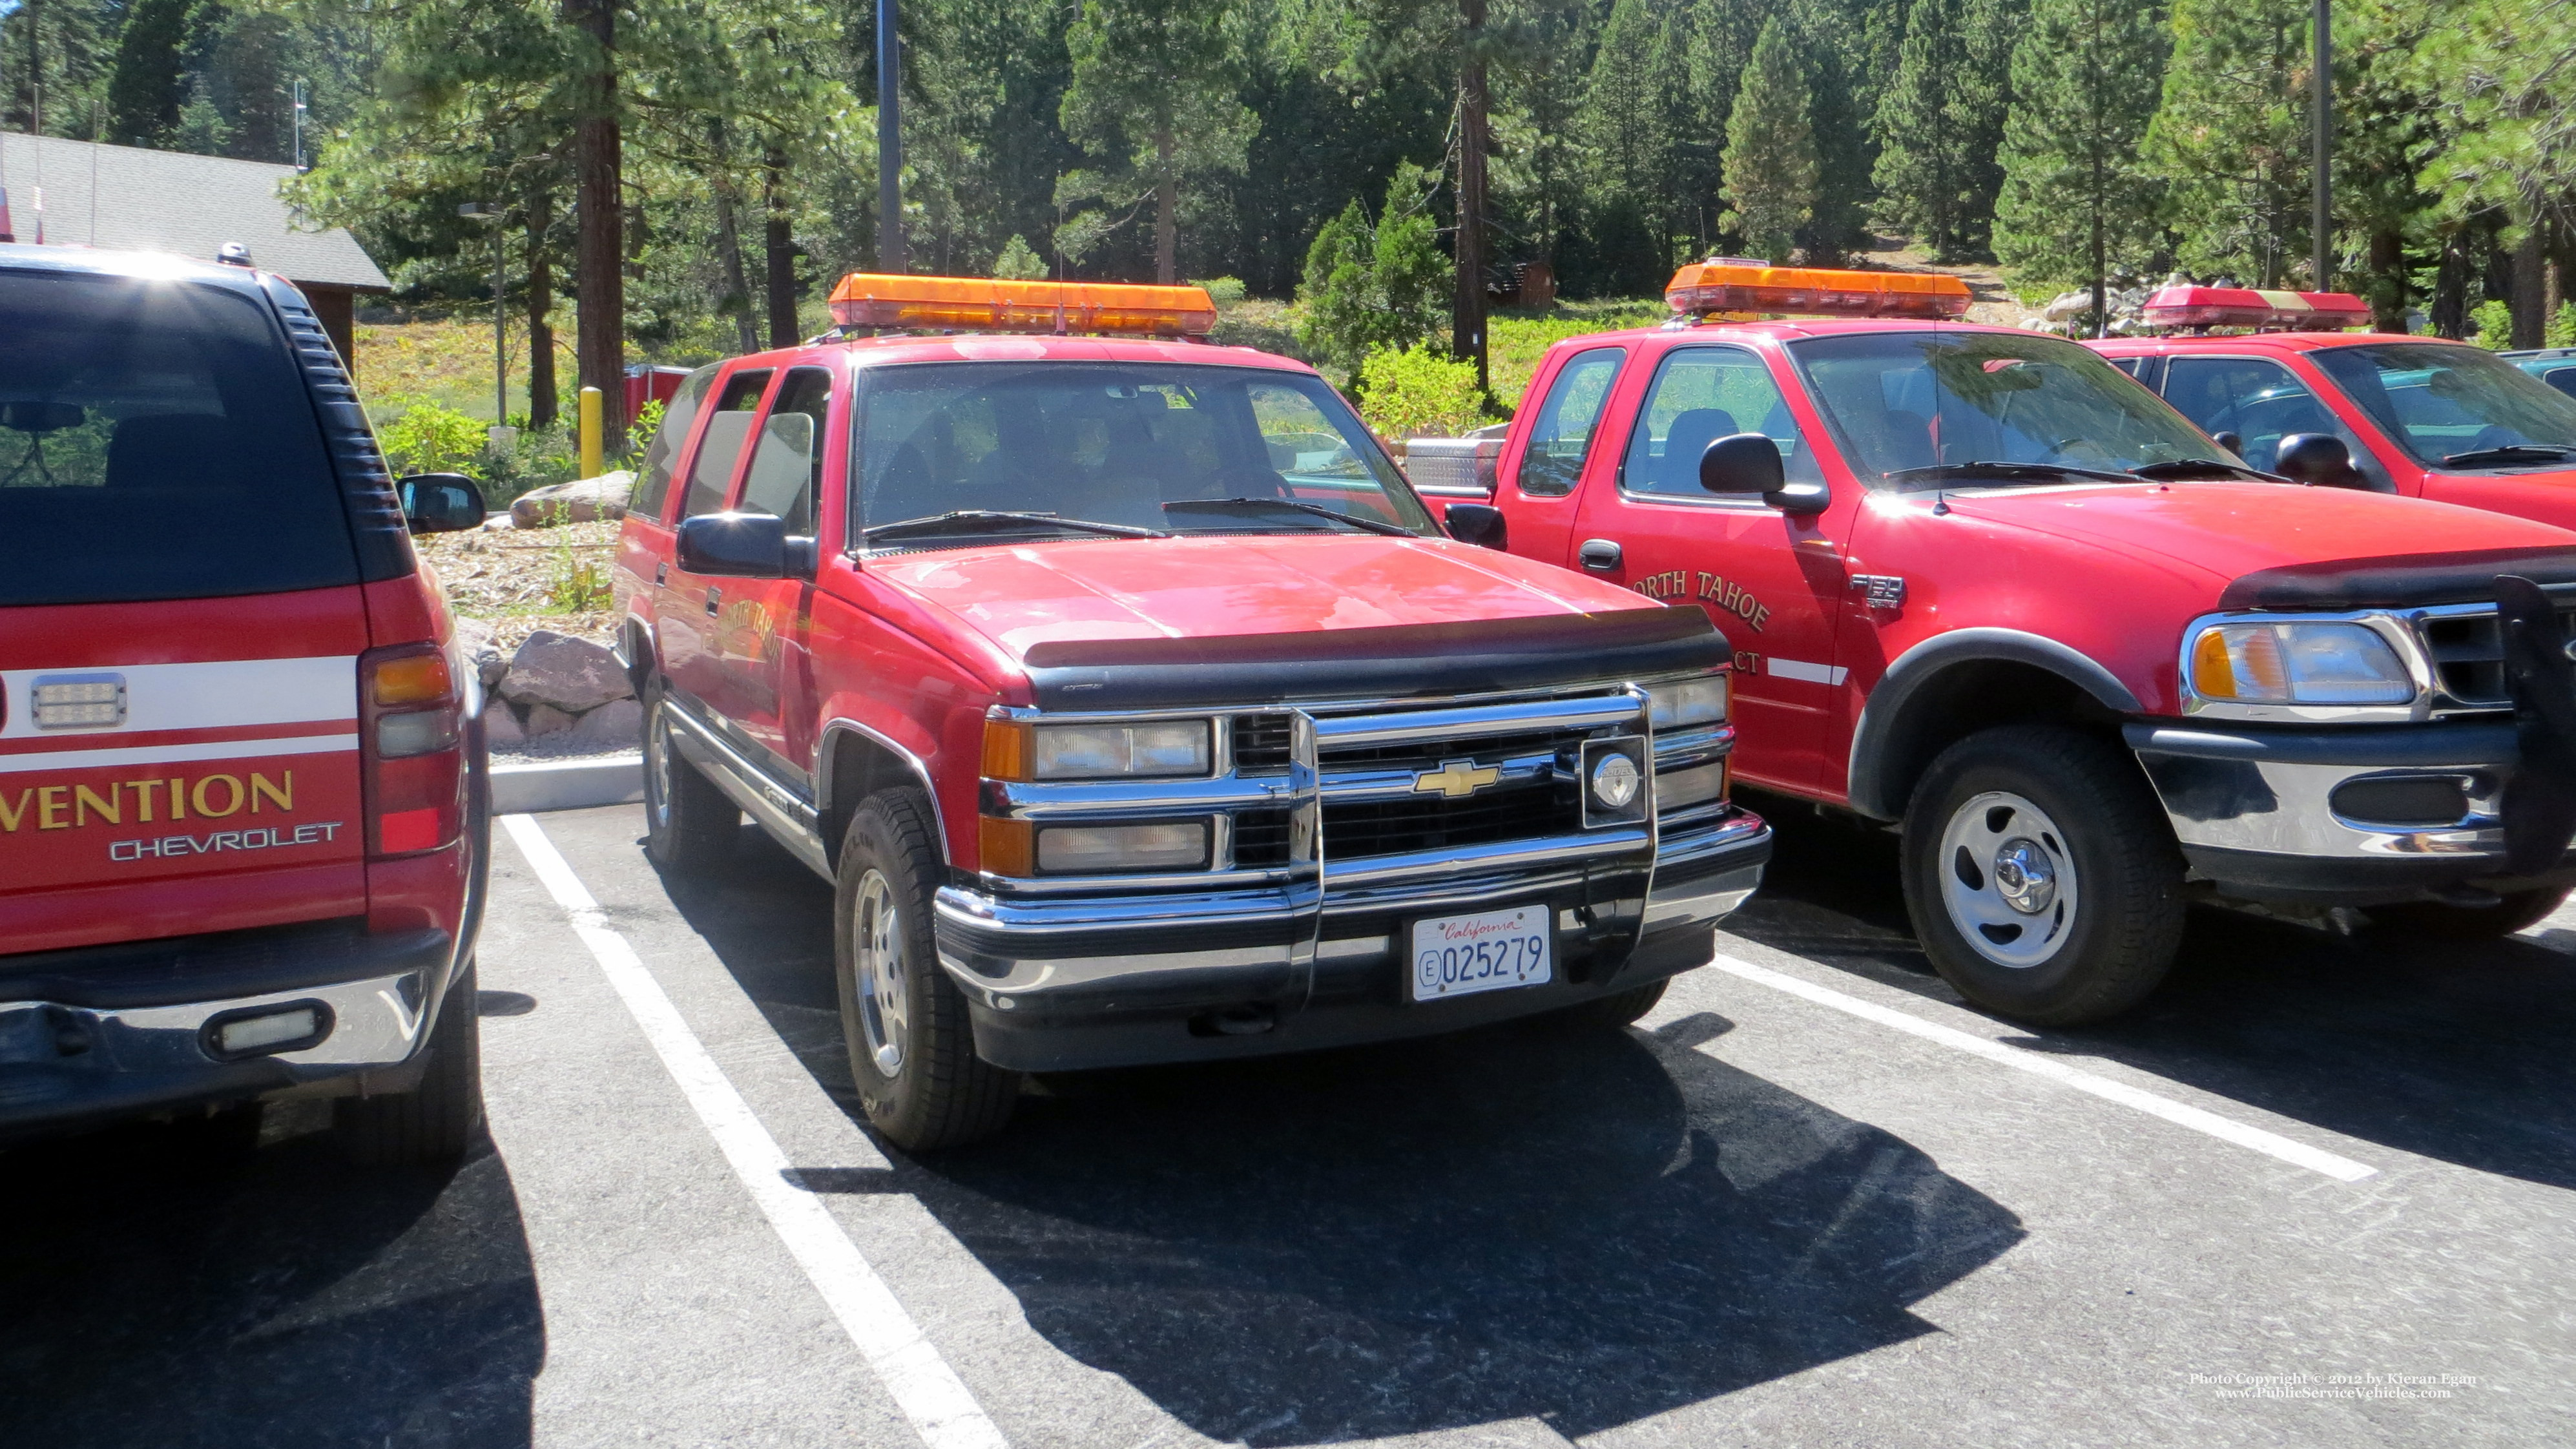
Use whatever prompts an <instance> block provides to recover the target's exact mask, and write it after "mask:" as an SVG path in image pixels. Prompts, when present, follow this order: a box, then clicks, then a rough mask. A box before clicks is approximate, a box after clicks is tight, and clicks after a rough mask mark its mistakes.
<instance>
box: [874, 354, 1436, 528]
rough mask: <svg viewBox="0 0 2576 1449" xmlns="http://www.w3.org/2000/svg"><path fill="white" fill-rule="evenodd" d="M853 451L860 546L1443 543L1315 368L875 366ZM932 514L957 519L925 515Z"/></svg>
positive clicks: (1072, 364)
mask: <svg viewBox="0 0 2576 1449" xmlns="http://www.w3.org/2000/svg"><path fill="white" fill-rule="evenodd" d="M857 442H858V446H857V449H856V452H857V456H858V459H859V472H860V485H859V489H860V494H859V499H858V507H857V509H856V510H855V511H856V513H857V514H858V517H859V520H860V526H861V529H862V536H863V537H869V536H873V537H875V538H877V539H878V540H879V542H880V544H881V545H882V546H888V547H892V546H897V540H898V539H899V540H900V545H899V546H901V547H905V548H921V547H926V546H941V545H942V544H943V543H945V544H946V546H956V545H958V544H962V543H967V542H973V541H978V540H982V541H990V540H991V539H992V538H994V537H995V536H997V535H1007V534H1011V533H1023V534H1030V535H1036V536H1047V535H1049V534H1053V535H1058V536H1064V537H1073V536H1082V537H1095V538H1096V537H1114V536H1118V535H1119V534H1122V533H1126V532H1128V531H1130V530H1150V531H1152V532H1155V533H1363V532H1388V531H1392V530H1397V529H1400V530H1403V531H1405V532H1408V533H1416V534H1429V535H1433V536H1437V534H1438V529H1437V528H1436V527H1435V526H1434V525H1433V523H1432V521H1431V516H1430V514H1429V512H1427V511H1426V510H1425V509H1424V508H1423V506H1422V503H1421V501H1420V500H1418V499H1417V498H1415V497H1414V496H1413V492H1412V490H1411V489H1410V488H1408V487H1407V486H1406V485H1405V482H1404V479H1403V477H1402V475H1400V474H1398V473H1397V472H1396V470H1395V465H1394V464H1393V463H1391V462H1389V461H1388V459H1387V457H1386V454H1385V453H1384V452H1383V451H1381V450H1380V449H1379V448H1378V446H1377V443H1376V440H1374V439H1373V438H1371V437H1370V436H1369V433H1368V430H1367V428H1365V427H1363V426H1362V425H1361V423H1360V420H1359V419H1358V418H1357V417H1355V416H1353V415H1352V413H1351V410H1350V408H1349V406H1348V405H1346V404H1345V403H1343V401H1342V400H1341V398H1340V397H1339V396H1338V395H1337V394H1335V393H1334V391H1333V390H1332V389H1331V388H1330V387H1328V386H1326V385H1325V383H1324V381H1323V379H1321V378H1318V377H1315V376H1313V375H1311V374H1305V373H1294V372H1274V371H1271V370H1268V369H1256V368H1249V367H1200V366H1179V365H1173V366H1166V365H1160V364H1138V363H1089V362H1033V363H1004V362H996V363H983V362H977V363H935V364H929V365H922V366H897V367H882V368H873V369H870V370H869V371H868V372H867V374H866V379H865V384H864V391H863V392H862V393H861V401H860V408H859V421H858V440H857ZM950 515H955V517H954V518H953V519H951V518H949V516H950ZM939 519H948V520H949V521H947V522H944V523H920V522H918V521H919V520H939ZM1054 520H1061V522H1060V523H1059V522H1055V521H1054ZM1075 524H1091V525H1095V527H1091V528H1077V527H1073V526H1071V525H1075ZM896 525H906V526H904V527H900V528H898V527H896ZM1098 525H1109V526H1111V527H1099V526H1098Z"/></svg>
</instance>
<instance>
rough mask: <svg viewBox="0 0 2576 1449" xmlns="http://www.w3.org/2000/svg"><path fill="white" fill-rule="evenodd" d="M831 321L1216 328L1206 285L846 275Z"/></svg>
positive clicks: (1162, 332)
mask: <svg viewBox="0 0 2576 1449" xmlns="http://www.w3.org/2000/svg"><path fill="white" fill-rule="evenodd" d="M832 320H833V321H835V322H838V323H840V324H841V325H842V326H844V327H873V328H902V329H907V330H922V331H933V332H1063V333H1069V332H1115V333H1124V334H1128V335H1133V336H1149V337H1205V336H1206V335H1208V333H1209V332H1210V331H1212V330H1214V329H1215V327H1216V303H1215V302H1214V301H1213V300H1211V299H1210V298H1209V296H1208V294H1207V288H1205V287H1146V286H1136V285H1131V284H1127V283H1115V282H1016V281H1003V280H999V279H995V278H991V277H910V276H892V275H887V274H884V273H878V272H852V273H850V274H849V275H848V276H846V277H843V278H842V279H841V284H840V285H839V286H837V287H834V288H833V289H832Z"/></svg>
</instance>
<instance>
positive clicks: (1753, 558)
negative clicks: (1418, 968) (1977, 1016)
mask: <svg viewBox="0 0 2576 1449" xmlns="http://www.w3.org/2000/svg"><path fill="white" fill-rule="evenodd" d="M1944 284H1946V286H1945V285H1944ZM1671 297H1672V300H1673V303H1674V307H1675V313H1676V316H1675V319H1674V321H1673V322H1672V323H1670V324H1667V325H1666V326H1664V327H1661V328H1648V329H1641V330H1636V331H1626V332H1613V333H1604V334H1600V335H1595V336H1586V337H1577V338H1573V339H1570V340H1567V341H1564V342H1560V343H1558V344H1556V345H1555V346H1554V347H1553V348H1551V349H1550V350H1549V352H1548V354H1547V356H1546V357H1545V358H1544V359H1543V360H1542V362H1541V364H1540V366H1539V369H1538V372H1537V374H1536V376H1535V377H1534V378H1533V379H1532V382H1531V385H1530V388H1529V391H1528V394H1527V396H1526V397H1525V398H1524V399H1523V401H1522V404H1521V407H1520V409H1519V411H1518V413H1517V415H1516V416H1515V418H1514V420H1513V422H1512V425H1511V428H1510V431H1509V434H1508V436H1507V437H1506V439H1505V440H1504V442H1503V445H1502V447H1501V450H1500V453H1499V455H1498V458H1497V461H1496V467H1497V471H1498V476H1499V478H1500V487H1499V488H1496V489H1494V490H1493V491H1492V492H1491V494H1490V495H1485V494H1481V493H1471V492H1469V491H1468V490H1460V491H1459V496H1457V497H1454V498H1449V499H1442V500H1439V501H1441V502H1443V503H1444V504H1445V505H1446V516H1447V520H1448V523H1449V526H1450V529H1451V531H1452V533H1453V534H1454V535H1455V536H1457V537H1459V538H1462V539H1470V538H1472V539H1475V540H1478V541H1482V542H1485V543H1487V544H1489V545H1493V546H1498V547H1505V548H1508V549H1509V551H1510V552H1512V553H1514V554H1517V555H1520V556H1523V557H1526V558H1530V559H1533V560H1537V561H1543V562H1548V563H1563V564H1568V565H1571V566H1574V567H1578V568H1581V569H1583V570H1586V571H1588V572H1590V573H1592V574H1594V575H1595V576H1597V577H1599V578H1602V579H1604V580H1607V581H1611V582H1616V583H1619V584H1622V585H1624V586H1626V587H1628V588H1631V589H1634V590H1636V591H1638V592H1640V593H1643V594H1645V595H1647V596H1649V597H1652V598H1656V599H1661V600H1665V601H1667V602H1670V603H1672V604H1676V605H1689V606H1692V607H1693V609H1694V611H1705V612H1706V613H1707V614H1708V616H1709V617H1710V618H1712V619H1713V620H1715V621H1716V622H1717V624H1718V625H1719V626H1720V627H1721V628H1723V629H1724V631H1725V632H1726V634H1727V637H1728V638H1729V639H1730V640H1731V641H1732V643H1733V645H1734V647H1735V650H1736V655H1735V661H1736V672H1735V678H1734V690H1735V705H1736V709H1737V712H1738V723H1739V727H1740V728H1741V730H1742V744H1741V747H1740V749H1739V751H1738V753H1737V756H1736V758H1735V765H1734V768H1735V771H1736V776H1737V779H1738V780H1739V782H1741V783H1743V784H1746V785H1751V786H1756V787H1759V788H1760V789H1762V790H1766V791H1772V792H1777V793H1779V794H1782V795H1786V796H1790V797H1794V798H1796V799H1800V800H1805V801H1813V802H1816V803H1818V804H1822V805H1826V806H1831V807H1837V808H1841V809H1847V810H1850V811H1852V812H1854V813H1856V814H1858V815H1860V816H1863V817H1866V818H1869V819H1874V820H1881V821H1902V822H1903V846H1902V858H1903V873H1904V884H1905V894H1906V901H1907V904H1908V907H1909V909H1910V912H1911V914H1912V917H1913V920H1914V924H1915V927H1916V930H1917V932H1918V933H1919V935H1920V936H1921V938H1922V942H1923V945H1924V949H1925V951H1926V952H1927V953H1928V954H1929V955H1930V957H1931V959H1932V961H1933V963H1934V964H1935V965H1936V966H1937V967H1938V968H1939V969H1940V971H1941V972H1942V974H1943V975H1944V976H1945V977H1947V978H1948V979H1949V980H1950V981H1951V982H1952V983H1953V984H1954V985H1955V986H1956V987H1957V988H1958V989H1959V990H1960V992H1961V993H1962V994H1963V995H1965V996H1967V997H1968V998H1969V999H1970V1000H1972V1001H1975V1002H1977V1003H1979V1004H1981V1005H1983V1006H1985V1007H1987V1008H1989V1009H1991V1010H1995V1011H1998V1012H2002V1013H2005V1014H2009V1015H2013V1016H2018V1017H2021V1018H2024V1019H2028V1020H2032V1021H2036V1022H2042V1023H2060V1024H2063V1023H2074V1022H2082V1021H2089V1020H2094V1019H2098V1018H2101V1017H2104V1016H2108V1015H2110V1014H2112V1013H2115V1012H2117V1011H2119V1010H2121V1009H2123V1008H2125V1007H2127V1006H2129V1005H2131V1004H2133V1003H2135V1002H2136V1001H2138V1000H2139V999H2140V998H2142V997H2143V996H2144V995H2145V994H2146V993H2147V992H2148V991H2149V990H2151V989H2152V988H2153V987H2154V985H2155V984H2156V982H2157V981H2158V980H2159V979H2160V978H2161V976H2162V975H2163V973H2164V972H2165V970H2166V969H2167V967H2168V965H2169V963H2170V962H2171V960H2172V958H2173V955H2174V952H2175V949H2176V946H2177V943H2178V941H2179V938H2180V933H2181V927H2182V913H2183V908H2184V905H2185V903H2186V901H2188V900H2189V899H2191V898H2193V897H2194V896H2195V895H2205V896H2216V897H2220V898H2226V899H2234V900H2240V901H2254V902H2261V903H2264V904H2266V905H2268V906H2271V907H2273V908H2276V909H2282V910H2293V911H2308V912H2312V913H2319V914H2322V913H2324V912H2326V911H2330V910H2331V909H2332V908H2334V907H2337V906H2353V907H2367V908H2371V913H2372V915H2373V917H2374V918H2375V919H2378V920H2380V921H2383V922H2385V923H2390V924H2404V925H2411V926H2414V927H2419V928H2424V929H2433V930H2447V931H2455V932H2501V931H2510V930H2514V929H2518V928H2519V927H2521V926H2524V925H2527V924H2529V923H2531V922H2532V921H2534V920H2537V919H2538V918H2539V917H2540V916H2542V915H2544V914H2546V913H2547V912H2548V911H2549V910H2551V909H2552V908H2553V907H2554V906H2555V905H2556V904H2557V902H2558V901H2559V900H2561V899H2562V898H2563V897H2564V896H2565V895H2566V893H2567V891H2568V889H2569V886H2570V883H2571V881H2576V872H2571V869H2570V867H2571V865H2576V861H2570V860H2569V859H2568V858H2566V856H2565V847H2566V844H2567V841H2568V837H2569V833H2570V828H2571V827H2576V818H2571V806H2570V802H2571V801H2576V789H2571V787H2576V763H2571V761H2576V754H2571V753H2570V752H2569V751H2568V750H2567V749H2566V748H2565V744H2564V741H2563V740H2562V739H2561V733H2562V732H2564V731H2567V730H2569V729H2571V728H2576V695H2571V694H2570V692H2569V691H2570V686H2569V685H2568V684H2567V683H2566V682H2565V680H2566V676H2567V668H2568V666H2567V661H2566V657H2565V655H2564V653H2563V652H2562V651H2561V650H2560V649H2559V648H2558V641H2559V638H2560V629H2561V621H2560V618H2559V617H2558V615H2559V614H2560V613H2562V612H2563V611H2565V610H2566V609H2568V608H2569V607H2570V606H2576V535H2571V534H2569V533H2566V532H2562V531H2560V530H2559V529H2556V528H2553V527H2549V526H2546V525H2544V524H2540V523H2536V522H2530V521H2527V520H2524V519H2519V518H2510V517H2505V516H2502V515H2499V514H2495V513H2486V512H2478V511H2473V510H2471V509H2466V508H2457V507H2452V506H2449V505H2446V504H2439V503H2430V502H2423V501H2418V500H2415V499H2409V498H2397V497H2388V496H2381V495H2377V494H2374V493H2369V492H2358V491H2348V490H2343V489H2334V488H2314V487H2300V486H2295V485H2292V484H2290V483H2287V482H2285V481H2284V480H2282V479H2279V478H2276V477H2272V476H2271V475H2268V474H2262V473H2257V472H2256V471H2254V470H2252V469H2249V468H2247V467H2245V466H2244V464H2243V463H2242V462H2240V461H2239V460H2238V459H2237V458H2235V457H2234V456H2233V455H2231V454H2229V453H2228V452H2227V451H2225V450H2224V449H2222V448H2220V447H2218V446H2217V445H2216V444H2214V443H2213V442H2212V441H2211V440H2210V439H2209V438H2208V437H2206V436H2205V435H2203V434H2202V433H2201V432H2199V431H2198V430H2197V429H2195V428H2193V427H2192V426H2191V424H2190V423H2189V422H2187V421H2186V420H2185V419H2184V418H2183V417H2181V416H2180V415H2179V414H2177V413H2175V412H2174V411H2173V410H2172V409H2170V408H2168V407H2167V406H2165V404H2164V403H2162V402H2160V401H2158V400H2157V399H2156V397H2154V396H2153V395H2152V394H2150V393H2148V392H2147V391H2145V390H2143V389H2141V388H2139V387H2137V386H2136V385H2134V384H2133V383H2132V382H2131V381H2130V380H2129V379H2127V378H2124V377H2122V376H2121V375H2120V374H2119V373H2117V372H2115V371H2114V370H2113V369H2112V368H2111V367H2110V365H2109V364H2108V363H2106V362H2104V361H2103V360H2102V359H2101V358H2100V357H2098V356H2096V355H2095V354H2093V353H2091V352H2089V351H2087V350H2085V349H2084V348H2082V347H2080V346H2078V345H2076V344H2075V343H2072V342H2068V341H2064V340H2062V339H2058V338H2054V337H2047V336H2040V335H2034V334H2031V333H2028V332H2015V331H2007V330H2003V329H1999V328H1990V327H1976V326H1962V325H1957V324H1955V323H1949V322H1943V321H1940V320H1936V319H1938V318H1939V317H1941V316H1943V315H1945V314H1946V315H1948V316H1956V315H1959V314H1960V313H1962V312H1964V311H1965V308H1966V304H1967V300H1968V299H1967V294H1966V291H1965V289H1964V288H1962V287H1959V286H1958V285H1957V284H1956V282H1955V281H1954V280H1953V279H1948V278H1929V277H1901V276H1890V275H1889V274H1884V273H1860V272H1817V271H1803V270H1792V269H1785V268H1781V269H1773V268H1766V267H1763V266H1760V265H1759V264H1732V263H1723V262H1713V263H1711V264H1709V265H1706V266H1692V267H1689V268H1685V269H1684V270H1683V272H1682V274H1681V275H1680V276H1678V277H1676V278H1675V279H1674V284H1673V290H1672V293H1671ZM1750 313H1824V314H1836V313H1839V314H1841V317H1840V319H1839V320H1836V319H1831V318H1829V319H1828V320H1819V321H1750V320H1748V321H1743V322H1741V323H1739V324H1737V325H1707V324H1706V323H1704V322H1703V318H1704V317H1709V316H1712V315H1714V316H1719V317H1722V316H1725V315H1728V314H1736V315H1742V314H1750ZM2532 386H2533V387H2534V388H2535V389H2539V388H2540V385H2539V384H2537V383H2534V384H2532ZM2541 390H2544V391H2545V389H2541ZM2502 576H2510V578H2503V577H2502ZM2553 680H2554V681H2557V682H2553Z"/></svg>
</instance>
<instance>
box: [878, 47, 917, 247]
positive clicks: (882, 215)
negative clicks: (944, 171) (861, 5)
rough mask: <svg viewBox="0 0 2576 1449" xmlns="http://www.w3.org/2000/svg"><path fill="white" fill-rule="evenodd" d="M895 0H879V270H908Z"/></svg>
mask: <svg viewBox="0 0 2576 1449" xmlns="http://www.w3.org/2000/svg"><path fill="white" fill-rule="evenodd" d="M901 45H902V41H901V40H899V39H897V38H896V35H895V18H894V0H877V270H878V271H880V272H902V271H909V270H910V269H911V268H910V265H909V264H908V263H907V262H906V261H905V259H904V255H903V66H902V52H901V49H900V47H901Z"/></svg>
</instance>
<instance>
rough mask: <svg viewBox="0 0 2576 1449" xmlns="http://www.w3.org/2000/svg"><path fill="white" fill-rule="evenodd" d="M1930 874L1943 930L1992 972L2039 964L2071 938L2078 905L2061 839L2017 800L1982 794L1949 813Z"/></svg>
mask: <svg viewBox="0 0 2576 1449" xmlns="http://www.w3.org/2000/svg"><path fill="white" fill-rule="evenodd" d="M1933 868H1934V870H1935V872H1936V873H1937V874H1938V875H1939V877H1940V881H1941V904H1942V905H1943V906H1944V907H1946V908H1947V909H1948V910H1949V912H1950V924H1952V925H1954V926H1956V927H1958V928H1959V935H1960V936H1961V937H1962V938H1963V939H1964V940H1966V941H1967V943H1968V949H1970V950H1972V951H1974V952H1976V953H1977V954H1978V955H1980V956H1983V957H1984V958H1985V959H1987V960H1988V961H1991V962H1993V963H1994V964H1996V965H1998V966H2003V967H2007V968H2009V969H2012V970H2015V971H2026V970H2029V969H2030V968H2032V967H2034V966H2043V965H2046V964H2047V963H2048V962H2049V960H2050V959H2051V958H2053V957H2055V956H2056V955H2057V953H2058V951H2059V950H2060V949H2061V948H2062V947H2064V946H2065V944H2066V942H2067V940H2068V939H2069V938H2070V937H2071V936H2072V935H2073V934H2074V928H2075V913H2076V910H2077V908H2078V905H2079V901H2078V890H2077V881H2076V878H2075V859H2074V857H2073V856H2072V855H2071V854H2069V853H2068V851H2067V848H2066V832H2065V831H2063V830H2061V829H2059V828H2058V824H2057V822H2056V821H2054V820H2052V819H2050V818H2049V816H2048V812H2047V811H2045V810H2042V809H2040V808H2039V807H2038V806H2036V805H2034V804H2032V803H2030V801H2029V800H2028V799H2026V798H2024V797H2022V796H2020V795H2015V794H2012V793H2011V792H2009V791H2005V790H1988V791H1986V792H1985V793H1984V794H1981V795H1977V796H1974V797H1973V798H1971V799H1969V800H1968V801H1966V802H1965V803H1963V804H1962V805H1960V806H1959V808H1958V809H1957V810H1955V811H1953V812H1951V815H1950V824H1949V826H1948V828H1947V829H1945V830H1943V831H1942V832H1941V856H1940V859H1939V860H1938V861H1936V862H1935V863H1934V867H1933Z"/></svg>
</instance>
